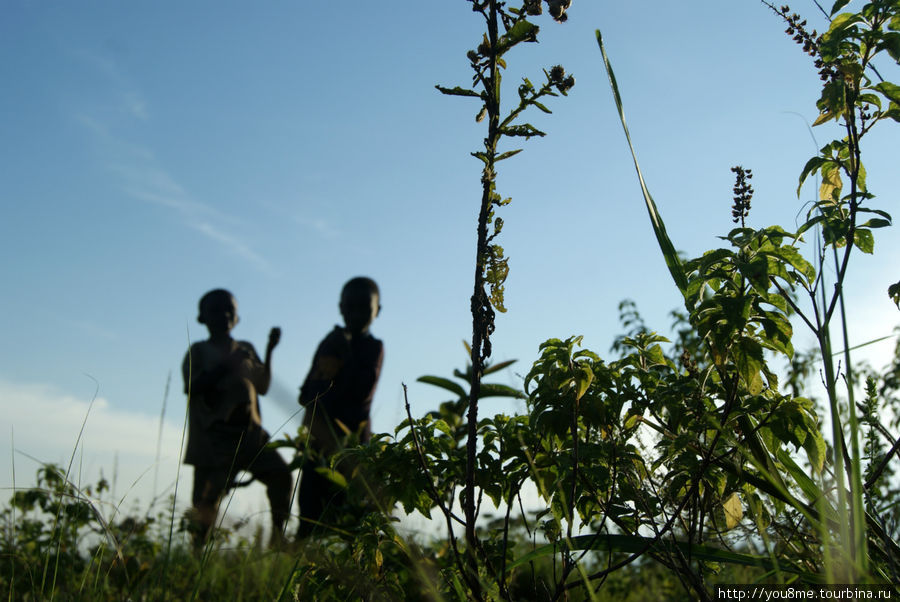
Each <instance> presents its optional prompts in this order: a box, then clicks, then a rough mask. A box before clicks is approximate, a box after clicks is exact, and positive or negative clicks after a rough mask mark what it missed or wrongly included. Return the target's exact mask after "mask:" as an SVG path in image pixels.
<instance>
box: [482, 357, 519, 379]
mask: <svg viewBox="0 0 900 602" xmlns="http://www.w3.org/2000/svg"><path fill="white" fill-rule="evenodd" d="M517 361H518V360H506V361H504V362H497V363H496V364H491V365H490V366H488V367H486V368H485V369H484V370H483V371H482V374H483V375H487V374H493V373H494V372H499V371H500V370H503V369H504V368H506V367H508V366H512V365H513V364H515V363H516V362H517Z"/></svg>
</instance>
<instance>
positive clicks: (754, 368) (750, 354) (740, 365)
mask: <svg viewBox="0 0 900 602" xmlns="http://www.w3.org/2000/svg"><path fill="white" fill-rule="evenodd" d="M734 356H735V357H734V362H735V364H736V365H737V369H738V372H739V373H740V375H741V379H743V381H744V383H745V384H746V385H747V388H748V389H749V390H750V393H751V394H753V395H758V394H759V392H760V391H762V377H761V376H760V374H759V372H760V370H762V368H763V364H764V360H763V350H762V346H761V345H760V344H759V341H757V340H755V339H751V338H748V337H744V338H742V339H741V340H740V342H739V343H738V345H737V349H735V351H734Z"/></svg>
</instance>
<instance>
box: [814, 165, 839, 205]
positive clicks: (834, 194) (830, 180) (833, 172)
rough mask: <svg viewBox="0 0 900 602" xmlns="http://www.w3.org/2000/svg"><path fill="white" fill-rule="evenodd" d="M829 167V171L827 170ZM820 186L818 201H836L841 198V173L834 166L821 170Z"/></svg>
mask: <svg viewBox="0 0 900 602" xmlns="http://www.w3.org/2000/svg"><path fill="white" fill-rule="evenodd" d="M828 167H831V169H828ZM821 174H822V185H821V186H820V187H819V200H820V201H836V200H838V199H839V198H840V196H841V188H842V187H843V184H842V183H841V172H840V171H839V170H838V168H837V167H836V166H827V167H825V168H823V169H822V171H821Z"/></svg>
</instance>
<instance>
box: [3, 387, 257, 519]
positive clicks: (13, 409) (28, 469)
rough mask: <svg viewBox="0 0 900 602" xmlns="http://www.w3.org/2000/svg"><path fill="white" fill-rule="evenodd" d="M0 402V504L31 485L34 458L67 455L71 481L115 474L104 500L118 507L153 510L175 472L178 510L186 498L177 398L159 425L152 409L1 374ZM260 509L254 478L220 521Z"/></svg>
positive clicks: (83, 482) (60, 461)
mask: <svg viewBox="0 0 900 602" xmlns="http://www.w3.org/2000/svg"><path fill="white" fill-rule="evenodd" d="M0 404H2V407H3V408H4V410H5V413H6V418H7V420H6V424H7V426H6V428H3V429H2V430H0V449H3V450H7V451H9V452H12V453H8V454H0V457H8V459H7V460H6V461H4V462H2V464H0V506H2V505H5V503H6V501H7V500H8V498H9V496H11V495H12V490H13V487H15V488H16V489H22V488H26V487H31V486H34V484H35V473H36V470H37V468H38V467H39V465H40V464H42V463H55V464H57V465H60V466H61V467H62V468H63V469H66V468H67V466H68V465H69V463H70V460H71V459H72V458H73V457H74V461H72V471H71V473H70V477H69V479H70V481H72V482H73V483H75V484H76V485H79V486H80V487H84V486H87V485H90V484H95V483H96V482H97V480H98V479H99V478H100V475H101V474H102V475H103V476H104V477H105V478H106V479H107V481H110V482H112V480H113V478H114V477H115V479H116V481H117V485H116V490H115V491H113V492H112V493H111V496H110V498H108V499H111V501H112V506H115V507H121V508H122V511H126V512H130V511H131V509H132V508H133V507H134V506H135V505H137V506H138V507H139V509H141V511H146V510H147V508H148V506H149V505H150V504H151V503H154V502H155V511H158V510H160V509H161V508H163V507H164V506H163V505H162V504H164V503H165V500H166V499H167V498H168V497H169V496H170V495H171V494H172V493H173V491H174V485H175V482H176V479H177V480H178V501H177V508H178V510H177V511H178V512H181V511H183V510H184V509H185V508H186V507H187V506H189V505H190V495H191V479H192V475H193V470H192V468H191V467H190V466H184V465H182V464H181V441H182V424H183V419H184V405H183V404H181V403H173V404H171V405H170V406H169V407H168V408H167V415H168V416H167V418H166V420H165V421H164V422H163V424H162V428H161V429H160V417H159V415H158V414H156V415H153V414H151V413H142V412H131V411H125V410H122V409H119V408H117V407H115V405H114V404H113V403H111V402H110V401H109V400H107V399H104V398H102V397H98V398H96V399H94V400H93V402H92V401H91V400H90V399H86V398H80V397H77V396H74V395H70V394H68V393H66V392H64V391H60V390H59V389H57V388H55V387H51V386H48V385H43V384H34V383H18V382H12V381H8V380H3V379H0ZM82 424H84V431H83V433H82V435H81V439H80V441H79V431H81V428H82ZM157 444H159V453H158V455H157ZM103 508H104V512H111V511H112V507H108V506H103ZM267 509H268V503H267V501H266V498H265V491H264V489H263V488H262V486H261V485H259V484H258V483H254V484H253V485H251V486H250V487H249V488H247V489H242V490H240V491H239V492H238V493H236V495H235V497H234V499H233V500H232V501H231V503H230V505H229V509H228V519H227V520H229V521H235V520H240V519H241V517H242V516H246V515H248V514H249V515H257V514H258V513H260V512H265V511H266V510H267ZM263 522H265V521H263Z"/></svg>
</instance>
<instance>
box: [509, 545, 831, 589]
mask: <svg viewBox="0 0 900 602" xmlns="http://www.w3.org/2000/svg"><path fill="white" fill-rule="evenodd" d="M567 541H568V545H566V543H553V544H547V545H545V546H541V547H539V548H537V549H536V550H534V551H532V552H530V553H528V554H525V555H523V556H520V557H519V558H517V559H516V560H514V561H513V562H511V563H509V564H508V565H507V566H506V570H507V571H512V570H513V569H515V568H517V567H519V566H523V565H526V566H527V565H528V564H529V563H531V562H534V561H535V560H538V559H540V558H543V557H545V556H550V557H552V556H555V555H556V554H559V553H560V552H561V551H564V550H566V549H568V550H605V551H612V552H621V553H624V554H641V553H643V552H646V551H648V550H654V551H660V552H662V553H663V554H665V555H670V554H675V553H677V552H676V550H678V551H680V554H681V555H684V556H687V557H689V558H694V559H697V560H705V561H709V562H725V563H729V564H738V565H744V566H755V567H760V568H762V569H765V570H780V571H785V572H789V573H793V574H797V575H800V576H801V578H802V579H803V580H805V581H806V580H808V582H809V583H821V582H822V581H823V577H822V576H821V575H817V574H813V573H809V572H806V571H804V570H803V569H802V568H801V567H799V566H797V565H795V564H793V563H792V562H791V561H790V560H789V559H787V558H781V559H779V562H778V563H775V562H774V561H773V560H772V559H771V558H770V557H768V556H752V555H749V554H739V553H736V552H730V551H728V550H722V549H719V548H714V547H712V546H704V545H696V544H691V543H688V542H683V541H675V542H674V543H673V542H670V541H668V540H666V541H661V540H658V539H656V538H654V537H641V536H639V535H611V534H606V533H597V534H593V535H578V536H576V537H572V538H569V539H568V540H567Z"/></svg>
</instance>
